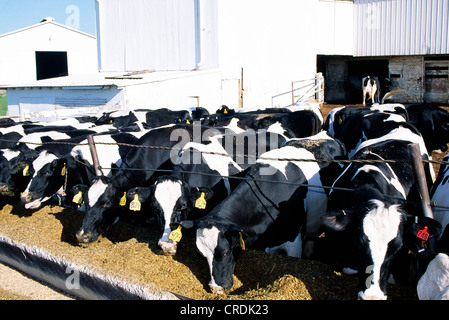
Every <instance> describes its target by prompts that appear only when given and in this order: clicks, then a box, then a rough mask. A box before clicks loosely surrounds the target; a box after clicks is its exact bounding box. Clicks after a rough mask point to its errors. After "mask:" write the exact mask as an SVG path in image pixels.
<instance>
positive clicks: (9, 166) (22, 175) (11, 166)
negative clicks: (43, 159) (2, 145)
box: [0, 144, 38, 196]
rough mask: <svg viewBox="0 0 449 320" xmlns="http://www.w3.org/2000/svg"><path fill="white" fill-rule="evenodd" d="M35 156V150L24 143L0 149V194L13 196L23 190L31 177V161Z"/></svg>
mask: <svg viewBox="0 0 449 320" xmlns="http://www.w3.org/2000/svg"><path fill="white" fill-rule="evenodd" d="M37 156H38V152H37V151H34V150H32V149H29V148H28V147H27V146H26V145H24V144H19V145H18V146H17V147H15V148H11V149H2V150H0V194H1V195H3V196H14V195H15V194H20V193H21V192H22V191H24V190H25V188H26V186H27V185H28V183H29V180H30V178H31V173H32V172H31V171H32V170H33V169H32V162H33V160H34V159H35V158H36V157H37ZM30 168H31V170H30Z"/></svg>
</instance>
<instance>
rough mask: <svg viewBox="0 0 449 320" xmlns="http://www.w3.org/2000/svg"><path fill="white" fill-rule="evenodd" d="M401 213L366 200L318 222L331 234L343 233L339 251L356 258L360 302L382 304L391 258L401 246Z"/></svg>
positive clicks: (327, 214) (324, 217) (402, 214)
mask: <svg viewBox="0 0 449 320" xmlns="http://www.w3.org/2000/svg"><path fill="white" fill-rule="evenodd" d="M404 221H405V213H404V212H403V211H402V210H401V209H400V207H399V205H391V206H388V205H386V204H385V203H384V202H382V201H380V200H370V201H367V202H365V203H363V204H361V205H359V206H357V207H354V208H352V209H350V210H335V211H330V212H327V213H326V215H324V216H323V217H322V222H323V223H324V225H325V226H326V227H328V228H331V229H333V230H335V231H341V232H347V235H348V239H349V241H348V243H342V244H341V245H342V246H344V247H343V248H342V250H344V251H346V252H351V254H352V255H353V256H355V257H357V263H358V266H357V268H358V271H359V283H358V287H357V291H358V298H359V299H361V300H385V299H386V298H387V296H386V285H387V280H388V277H389V275H390V272H391V265H392V261H393V257H394V255H395V254H396V253H397V252H398V250H399V249H400V248H401V247H402V244H403V228H404Z"/></svg>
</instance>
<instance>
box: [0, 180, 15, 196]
mask: <svg viewBox="0 0 449 320" xmlns="http://www.w3.org/2000/svg"><path fill="white" fill-rule="evenodd" d="M11 189H12V188H10V186H9V185H8V184H6V183H1V184H0V194H1V195H2V196H8V197H12V196H14V190H11Z"/></svg>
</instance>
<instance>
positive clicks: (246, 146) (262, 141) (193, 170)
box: [127, 131, 285, 255]
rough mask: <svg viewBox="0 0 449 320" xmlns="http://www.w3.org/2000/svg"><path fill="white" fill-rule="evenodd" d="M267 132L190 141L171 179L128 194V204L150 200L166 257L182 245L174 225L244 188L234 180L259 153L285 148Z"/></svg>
mask: <svg viewBox="0 0 449 320" xmlns="http://www.w3.org/2000/svg"><path fill="white" fill-rule="evenodd" d="M266 133H267V132H266V131H260V132H247V133H243V134H237V135H236V134H233V133H225V134H224V135H221V134H220V132H217V135H214V136H212V137H210V138H209V140H208V141H204V142H202V143H197V142H189V143H187V144H186V145H185V146H184V147H183V149H182V151H181V152H180V154H179V156H178V158H177V159H176V162H175V166H174V168H173V172H172V175H171V176H162V177H159V178H158V180H157V181H156V183H155V184H154V185H152V186H150V187H149V188H139V187H137V188H133V189H131V190H129V191H128V192H127V197H128V200H133V199H134V198H135V197H136V195H137V196H138V200H139V202H142V201H145V200H146V199H147V198H148V197H150V202H151V207H152V208H153V209H154V210H155V212H156V214H157V217H158V218H159V221H160V226H161V230H160V231H161V233H162V237H161V238H160V240H159V243H158V244H159V246H160V247H161V248H162V250H163V252H164V253H165V254H170V255H172V254H175V253H176V247H177V242H176V241H172V240H170V239H169V235H170V232H171V231H172V230H171V228H170V225H174V224H179V223H180V222H181V221H182V220H185V219H187V218H188V219H192V218H195V215H194V214H199V216H200V215H205V214H206V213H208V212H209V211H210V210H211V209H212V208H214V207H215V206H216V205H217V204H218V203H220V202H221V201H222V200H223V199H224V198H225V197H226V196H227V195H228V194H230V193H231V190H232V189H234V188H235V187H236V185H238V184H239V183H240V181H241V180H235V179H233V177H236V176H238V175H242V172H243V171H244V170H246V169H247V168H248V167H249V166H250V165H252V164H254V163H255V161H256V159H257V155H258V154H261V153H263V151H267V150H270V149H276V148H279V147H280V146H281V145H282V144H283V143H284V142H285V139H284V138H283V136H281V135H276V134H273V133H269V134H266ZM234 150H235V151H234ZM261 150H263V151H261ZM250 158H251V159H250ZM202 194H203V195H202ZM201 196H203V197H204V201H206V200H207V206H206V208H203V207H201V206H199V205H197V204H196V202H197V201H198V199H199V198H200V197H201Z"/></svg>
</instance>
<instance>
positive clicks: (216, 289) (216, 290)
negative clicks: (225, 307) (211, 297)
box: [209, 284, 225, 295]
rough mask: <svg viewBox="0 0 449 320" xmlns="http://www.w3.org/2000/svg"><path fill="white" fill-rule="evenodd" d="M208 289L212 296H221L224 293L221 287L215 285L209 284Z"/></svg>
mask: <svg viewBox="0 0 449 320" xmlns="http://www.w3.org/2000/svg"><path fill="white" fill-rule="evenodd" d="M209 288H210V291H211V292H212V293H213V294H218V295H222V294H224V293H225V290H224V289H223V288H222V287H219V286H216V285H212V284H209Z"/></svg>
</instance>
